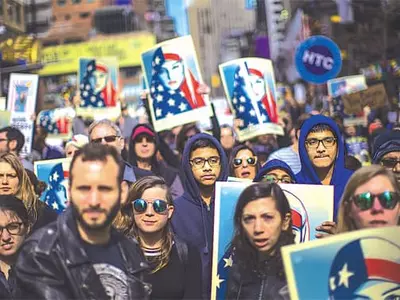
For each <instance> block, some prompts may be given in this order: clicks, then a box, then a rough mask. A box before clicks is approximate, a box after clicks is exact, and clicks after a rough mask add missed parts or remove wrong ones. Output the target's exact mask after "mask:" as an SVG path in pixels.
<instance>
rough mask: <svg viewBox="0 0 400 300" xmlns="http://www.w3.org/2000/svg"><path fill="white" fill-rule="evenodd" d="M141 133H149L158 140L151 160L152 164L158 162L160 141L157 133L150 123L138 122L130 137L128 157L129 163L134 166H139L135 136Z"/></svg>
mask: <svg viewBox="0 0 400 300" xmlns="http://www.w3.org/2000/svg"><path fill="white" fill-rule="evenodd" d="M140 134H147V135H148V136H150V137H152V138H154V140H155V142H156V149H155V152H154V155H153V157H152V162H151V164H152V165H154V164H156V163H157V158H156V153H157V150H158V141H157V134H156V132H155V131H154V129H153V127H151V125H150V124H138V125H136V126H135V127H134V128H133V129H132V133H131V135H130V138H129V158H128V160H129V163H130V164H131V165H132V166H137V155H136V152H135V144H136V142H135V138H136V137H137V136H139V135H140Z"/></svg>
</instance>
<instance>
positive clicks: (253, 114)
mask: <svg viewBox="0 0 400 300" xmlns="http://www.w3.org/2000/svg"><path fill="white" fill-rule="evenodd" d="M249 114H250V116H252V117H254V116H255V115H256V111H255V110H254V109H252V110H250V111H249Z"/></svg>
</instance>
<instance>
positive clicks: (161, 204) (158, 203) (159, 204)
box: [133, 199, 168, 214]
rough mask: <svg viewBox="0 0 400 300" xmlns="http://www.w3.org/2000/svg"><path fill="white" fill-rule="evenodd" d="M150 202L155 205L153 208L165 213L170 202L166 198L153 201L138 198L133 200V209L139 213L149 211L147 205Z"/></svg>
mask: <svg viewBox="0 0 400 300" xmlns="http://www.w3.org/2000/svg"><path fill="white" fill-rule="evenodd" d="M149 204H151V205H153V210H154V211H155V212H156V213H158V214H162V213H164V212H165V211H166V210H167V208H168V203H167V201H165V200H159V199H157V200H154V201H152V202H148V201H146V200H144V199H136V200H135V201H133V209H134V210H135V211H136V212H137V213H139V214H142V213H144V212H146V211H147V206H148V205H149Z"/></svg>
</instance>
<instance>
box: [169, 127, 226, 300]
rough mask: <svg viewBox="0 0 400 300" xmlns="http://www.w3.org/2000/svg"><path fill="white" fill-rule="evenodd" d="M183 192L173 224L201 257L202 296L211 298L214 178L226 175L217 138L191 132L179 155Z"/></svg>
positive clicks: (179, 235)
mask: <svg viewBox="0 0 400 300" xmlns="http://www.w3.org/2000/svg"><path fill="white" fill-rule="evenodd" d="M182 170H183V172H184V176H185V182H184V188H185V192H184V194H183V195H182V196H181V197H179V198H177V199H176V200H175V201H174V207H175V210H174V215H173V217H172V226H173V230H174V232H175V233H176V234H177V235H178V237H180V238H182V239H184V240H185V241H187V242H189V243H190V244H192V245H194V246H196V248H197V250H198V251H199V252H200V254H201V258H202V265H203V266H202V274H203V280H202V282H203V298H204V299H208V298H210V291H211V260H212V240H213V226H214V197H215V182H216V181H226V180H227V178H228V160H227V158H226V156H225V152H224V149H223V148H222V146H221V144H220V143H219V142H218V140H217V139H215V138H214V137H212V136H211V135H208V134H205V133H199V134H196V135H195V136H193V137H192V138H191V139H190V140H189V141H188V142H187V143H186V145H185V149H184V151H183V156H182Z"/></svg>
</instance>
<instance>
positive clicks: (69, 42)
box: [64, 37, 83, 44]
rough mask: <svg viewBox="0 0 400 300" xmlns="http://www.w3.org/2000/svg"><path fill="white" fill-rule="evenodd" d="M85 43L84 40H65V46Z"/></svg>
mask: <svg viewBox="0 0 400 300" xmlns="http://www.w3.org/2000/svg"><path fill="white" fill-rule="evenodd" d="M81 42H83V39H81V38H78V37H76V38H68V39H65V40H64V44H76V43H81Z"/></svg>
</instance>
